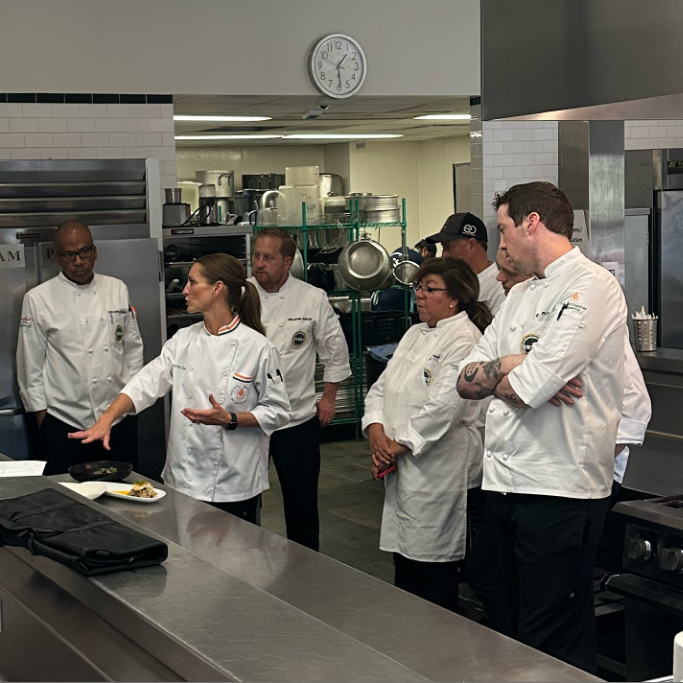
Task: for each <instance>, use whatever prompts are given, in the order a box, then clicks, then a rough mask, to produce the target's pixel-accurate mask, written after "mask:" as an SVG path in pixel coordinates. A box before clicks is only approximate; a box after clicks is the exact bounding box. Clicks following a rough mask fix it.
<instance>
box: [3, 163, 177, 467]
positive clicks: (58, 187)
mask: <svg viewBox="0 0 683 683" xmlns="http://www.w3.org/2000/svg"><path fill="white" fill-rule="evenodd" d="M69 219H77V220H82V221H83V222H85V223H86V224H88V225H89V226H90V228H91V230H92V233H93V238H94V241H95V243H96V245H97V252H98V259H97V263H96V266H95V271H96V272H97V273H101V274H104V275H111V276H114V277H118V278H120V279H121V280H123V281H124V282H125V283H126V285H127V286H128V289H129V291H130V296H131V301H132V303H133V305H134V306H135V307H136V309H137V312H138V321H139V324H140V331H141V334H142V338H143V341H144V345H145V363H147V362H149V361H150V360H152V359H153V358H155V357H156V356H158V355H159V353H160V351H161V347H162V345H163V343H164V341H165V337H166V325H165V306H164V300H163V268H162V260H161V252H162V244H161V194H160V188H159V164H158V161H157V160H155V159H147V160H145V159H130V160H129V159H127V160H77V161H76V160H73V161H71V160H69V161H66V160H64V161H53V160H50V161H28V162H0V287H1V288H2V296H1V297H0V354H1V355H2V363H1V364H0V452H1V453H4V454H6V455H8V456H10V457H13V458H16V459H21V458H26V457H28V456H29V431H28V430H27V420H26V416H25V414H24V410H23V406H22V404H21V400H20V398H19V391H18V387H17V381H16V360H15V355H16V344H17V334H18V330H19V322H20V314H21V305H22V300H23V297H24V294H25V293H26V291H28V290H29V289H31V288H32V287H35V286H36V285H37V284H39V283H41V282H44V281H45V280H48V279H50V278H52V277H54V276H55V275H57V273H58V272H59V267H58V265H57V263H56V261H55V258H54V256H55V249H54V243H53V235H54V231H55V229H56V226H57V225H59V224H60V223H62V222H63V221H65V220H69ZM138 433H139V436H138V446H139V466H138V469H139V470H140V471H141V472H143V473H144V474H146V475H148V476H158V474H159V473H160V471H161V468H162V467H163V462H164V458H165V444H166V432H165V422H164V408H163V402H161V401H160V402H159V403H158V404H157V405H156V406H153V407H152V408H150V409H149V410H148V411H145V412H144V413H142V415H141V416H140V418H139V424H138Z"/></svg>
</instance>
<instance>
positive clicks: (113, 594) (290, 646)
mask: <svg viewBox="0 0 683 683" xmlns="http://www.w3.org/2000/svg"><path fill="white" fill-rule="evenodd" d="M48 486H49V487H56V486H58V484H56V483H54V482H52V481H50V480H49V479H46V478H44V477H40V478H38V477H34V478H25V479H4V480H0V497H3V498H6V497H12V496H16V495H21V494H22V493H28V492H30V491H34V490H38V489H41V488H45V487H48ZM164 488H166V487H164ZM64 490H66V489H64ZM166 490H167V491H168V495H167V496H166V497H165V498H164V499H163V500H161V501H159V502H158V503H155V504H151V505H141V504H136V503H131V502H128V501H120V500H116V499H112V498H107V497H104V498H100V499H98V500H97V501H94V502H93V503H90V504H91V505H95V506H99V505H101V506H102V508H104V509H105V510H106V511H107V513H108V514H110V515H111V516H112V517H114V518H119V519H120V520H121V521H124V522H128V523H133V525H138V526H139V527H140V528H142V530H143V531H145V532H147V533H149V534H150V535H153V536H158V537H160V538H163V539H165V540H167V542H169V547H170V554H169V559H168V561H167V562H166V563H164V565H163V566H161V567H154V568H148V569H142V570H135V571H131V572H119V573H115V574H109V575H105V576H102V577H97V578H84V577H82V576H80V575H78V574H75V573H74V572H71V571H70V570H68V569H67V568H65V567H63V566H61V565H58V564H56V563H53V562H51V561H49V560H46V559H44V558H35V557H33V556H31V555H30V554H28V553H27V552H25V551H22V550H17V549H2V550H0V592H1V593H2V595H3V596H4V595H9V596H12V597H11V599H12V600H19V601H21V600H23V601H24V602H25V603H29V602H31V600H33V602H34V603H35V604H32V605H29V604H24V607H26V609H28V610H32V611H33V612H37V611H39V610H40V604H41V600H40V599H37V598H36V595H35V591H34V590H33V589H32V590H26V588H27V586H28V585H32V586H37V585H38V584H39V583H40V582H41V581H42V582H43V583H44V584H45V588H44V591H45V592H44V593H43V597H44V600H42V603H50V604H52V602H53V601H52V599H51V598H50V599H47V596H48V592H49V588H50V586H51V587H52V590H53V591H61V592H63V593H64V594H65V595H68V596H69V599H70V603H69V604H70V605H71V608H72V609H75V608H76V607H79V606H80V607H83V606H86V605H87V609H88V611H89V612H90V613H91V616H92V614H93V613H94V615H96V616H97V619H99V621H100V622H102V624H105V626H102V624H100V630H102V628H109V629H111V630H112V631H113V632H115V633H114V634H113V635H112V636H111V637H110V638H109V639H108V641H107V642H111V643H115V644H116V643H117V642H118V641H117V640H116V638H114V635H116V637H117V638H118V639H119V640H120V641H121V642H124V641H125V642H127V643H129V644H130V643H132V644H134V646H135V647H137V648H138V649H139V650H141V651H142V653H138V654H139V657H138V658H139V659H140V661H142V660H143V659H144V657H148V658H150V662H152V663H151V664H149V663H148V665H147V669H145V671H147V672H148V673H147V676H148V680H171V679H172V678H173V677H175V679H176V680H177V679H181V680H182V679H185V680H244V681H247V680H261V681H270V680H280V681H289V680H301V681H307V680H317V681H332V680H334V681H346V680H363V681H375V680H376V681H380V680H381V681H427V680H431V681H445V680H456V679H457V680H471V681H489V680H508V681H587V680H599V679H596V678H593V677H590V676H588V675H587V674H585V673H584V672H582V671H580V670H578V669H575V668H574V667H571V666H569V665H567V664H564V663H562V662H559V661H557V660H555V659H553V658H552V657H549V656H547V655H544V654H542V653H540V652H537V651H535V650H533V649H531V648H529V647H526V646H524V645H521V644H520V643H517V642H515V641H512V640H510V639H508V638H505V637H504V636H501V635H499V634H497V633H494V632H493V631H490V630H489V629H487V628H484V627H482V626H479V625H478V624H475V623H473V622H471V621H469V620H467V619H465V618H463V617H460V616H458V615H455V614H452V613H450V612H447V611H446V610H443V609H441V608H439V607H436V606H435V605H432V604H430V603H428V602H425V601H423V600H420V599H418V598H416V597H414V596H412V595H409V594H407V593H405V592H403V591H400V590H398V589H396V588H394V587H393V586H390V585H388V584H386V583H384V582H382V581H380V580H378V579H375V578H373V577H371V576H368V575H366V574H364V573H361V572H359V571H357V570H355V569H352V568H350V567H347V566H345V565H343V564H341V563H339V562H336V561H335V560H332V559H330V558H328V557H325V556H323V555H320V554H318V553H314V552H312V551H310V550H308V549H306V548H303V547H301V546H299V545H296V544H294V543H291V542H289V541H287V540H286V539H284V538H281V537H279V536H277V535H275V534H272V533H270V532H268V531H265V530H264V529H261V528H259V527H256V526H253V525H251V524H248V523H246V522H244V521H242V520H239V519H237V518H235V517H233V516H231V515H228V514H225V513H223V512H220V511H218V510H216V509H215V508H212V507H210V506H208V505H206V504H204V503H200V502H198V501H195V500H193V499H191V498H189V497H187V496H185V495H183V494H180V493H177V492H175V491H173V490H172V489H168V488H167V489H166ZM74 495H75V494H74ZM21 568H24V570H25V571H23V574H25V575H26V576H27V577H28V579H26V580H21V579H17V578H16V577H20V576H22V571H20V569H21ZM62 604H64V601H62ZM51 618H53V619H56V618H57V617H56V616H55V615H54V614H53V615H52V617H51ZM93 618H94V617H93ZM41 619H43V621H44V622H45V623H46V624H50V621H49V619H48V618H47V617H41ZM3 622H4V623H3V628H2V632H1V633H0V672H2V673H3V674H5V673H6V672H5V671H3V670H2V668H1V667H2V666H3V663H4V659H3V656H2V650H1V645H2V641H3V639H4V638H5V637H6V634H7V632H8V629H11V624H8V622H7V617H5V619H3ZM98 623H99V622H98ZM77 631H78V629H76V630H75V631H74V633H73V638H74V639H76V640H79V641H84V642H85V641H88V642H90V640H92V637H93V636H92V633H95V632H96V629H95V627H94V626H93V627H92V629H91V631H89V632H88V633H80V634H79V633H78V632H77ZM86 646H87V642H86ZM72 647H76V645H75V643H74V644H72ZM113 647H114V646H113V645H112V646H110V648H109V649H110V650H112V648H113ZM132 648H133V645H131V646H130V648H129V649H132ZM91 650H92V652H91V654H90V655H89V657H90V658H91V659H92V658H93V657H95V656H96V654H97V653H98V652H100V651H99V650H97V649H96V648H93V647H92V646H91ZM115 651H118V650H115ZM122 651H125V648H124V649H123V650H122ZM102 657H104V658H105V659H106V657H105V656H104V655H102V653H101V652H100V659H102ZM145 661H146V660H145ZM143 664H144V662H143ZM143 664H140V667H143ZM107 667H109V668H107ZM120 670H121V671H123V672H124V673H119V671H118V670H117V669H116V666H115V663H114V664H112V663H111V662H110V663H109V664H107V663H106V662H105V663H101V664H99V665H98V671H100V672H103V675H102V678H101V679H98V680H104V679H109V680H130V679H131V677H133V676H134V675H135V674H132V673H125V671H126V667H125V666H124V664H123V662H122V663H121V665H120ZM140 670H141V669H140ZM149 672H152V673H149ZM33 680H36V678H35V677H33ZM49 680H59V678H57V677H55V675H54V669H52V677H51V678H50V679H49ZM72 680H75V679H72ZM82 680H85V679H82ZM91 680H92V678H91ZM136 680H143V679H142V678H140V677H138V678H137V679H136Z"/></svg>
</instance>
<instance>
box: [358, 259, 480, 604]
mask: <svg viewBox="0 0 683 683" xmlns="http://www.w3.org/2000/svg"><path fill="white" fill-rule="evenodd" d="M415 283H416V284H415V290H416V299H417V310H418V313H419V314H420V320H421V321H422V322H421V324H418V325H413V326H412V327H411V328H410V329H409V330H408V331H407V332H406V334H405V336H404V337H403V339H401V341H400V343H399V345H398V347H397V349H396V351H395V353H394V355H393V357H392V358H391V360H390V361H389V363H388V365H387V367H386V370H385V371H384V372H383V373H382V375H381V376H380V378H379V379H378V380H377V382H376V383H375V384H374V385H373V386H372V388H371V389H370V391H369V392H368V395H367V397H366V399H365V415H364V417H363V430H364V431H365V432H366V434H367V435H368V437H369V439H370V448H371V450H372V459H373V463H374V464H373V475H374V476H375V477H376V476H377V475H378V473H379V474H381V471H382V470H384V469H387V468H388V467H390V466H391V465H394V464H395V466H396V471H395V472H391V473H390V474H387V475H386V477H385V478H384V481H385V483H386V491H385V498H384V511H383V513H382V533H381V538H380V548H381V549H382V550H385V551H388V552H391V553H393V554H394V565H395V579H394V583H395V585H396V586H398V587H399V588H403V589H404V590H406V591H408V592H410V593H414V594H415V595H419V596H420V597H423V598H425V599H426V600H430V601H431V602H434V603H436V604H438V605H441V606H442V607H446V608H447V609H454V608H455V607H456V604H457V598H458V585H457V584H458V577H457V574H458V567H457V561H458V560H462V559H463V558H464V557H465V541H466V529H467V490H468V489H469V488H474V487H476V486H479V484H480V481H481V467H482V463H481V460H482V454H483V447H482V443H481V437H480V435H479V431H478V429H477V428H476V426H475V423H476V422H477V421H478V420H479V418H480V413H481V405H478V404H477V402H476V401H469V400H463V399H462V398H460V396H459V395H458V392H457V391H456V390H455V382H456V381H457V379H458V364H459V363H460V361H461V360H463V359H464V358H466V357H467V356H468V354H469V353H470V351H471V350H472V347H473V346H474V345H475V344H476V343H477V341H478V340H479V338H480V337H481V335H482V331H483V330H484V329H485V328H486V326H487V325H488V324H489V323H490V322H491V312H490V310H489V308H488V306H487V305H486V304H484V303H483V302H478V301H477V298H478V296H479V281H478V279H477V276H476V275H475V274H474V271H473V270H472V269H471V268H470V267H469V266H468V265H467V263H465V261H462V260H461V259H450V258H447V259H442V258H434V259H430V260H429V261H427V262H426V263H424V264H423V265H422V266H421V267H420V269H419V270H418V271H417V273H416V274H415Z"/></svg>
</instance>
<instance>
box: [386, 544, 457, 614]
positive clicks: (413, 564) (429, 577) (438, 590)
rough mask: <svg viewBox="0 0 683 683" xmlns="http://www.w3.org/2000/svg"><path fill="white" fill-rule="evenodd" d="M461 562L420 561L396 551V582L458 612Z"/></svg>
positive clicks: (410, 591) (402, 587)
mask: <svg viewBox="0 0 683 683" xmlns="http://www.w3.org/2000/svg"><path fill="white" fill-rule="evenodd" d="M461 571H462V562H460V561H456V562H418V561H417V560H409V559H408V558H407V557H403V555H400V554H399V553H394V585H395V586H396V587H397V588H401V589H402V590H404V591H407V592H408V593H412V594H413V595H417V596H418V597H420V598H423V599H425V600H429V602H433V603H434V604H435V605H440V606H441V607H445V608H446V609H449V610H451V611H452V612H454V611H455V609H456V607H457V606H458V583H459V582H460V575H461Z"/></svg>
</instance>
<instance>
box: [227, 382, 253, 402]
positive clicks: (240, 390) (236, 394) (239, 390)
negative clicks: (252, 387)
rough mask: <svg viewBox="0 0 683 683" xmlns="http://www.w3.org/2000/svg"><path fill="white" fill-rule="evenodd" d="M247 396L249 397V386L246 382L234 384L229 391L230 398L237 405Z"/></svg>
mask: <svg viewBox="0 0 683 683" xmlns="http://www.w3.org/2000/svg"><path fill="white" fill-rule="evenodd" d="M247 398H249V386H248V385H247V384H242V385H239V386H236V387H234V388H233V390H232V391H231V392H230V400H231V401H232V402H233V403H235V404H237V405H239V404H240V403H244V402H245V401H246V400H247Z"/></svg>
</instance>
